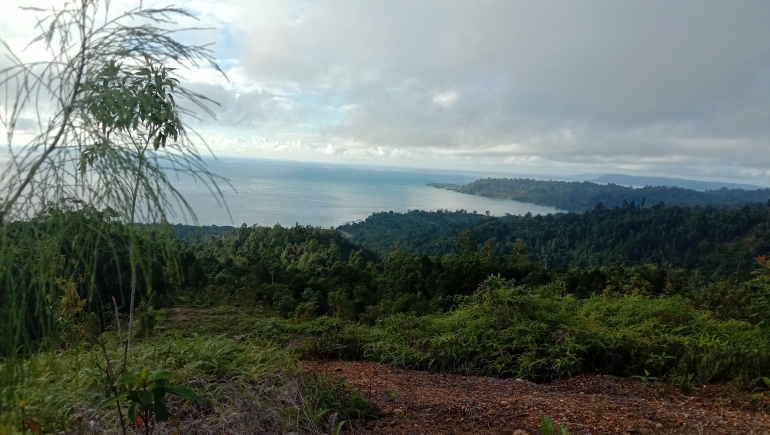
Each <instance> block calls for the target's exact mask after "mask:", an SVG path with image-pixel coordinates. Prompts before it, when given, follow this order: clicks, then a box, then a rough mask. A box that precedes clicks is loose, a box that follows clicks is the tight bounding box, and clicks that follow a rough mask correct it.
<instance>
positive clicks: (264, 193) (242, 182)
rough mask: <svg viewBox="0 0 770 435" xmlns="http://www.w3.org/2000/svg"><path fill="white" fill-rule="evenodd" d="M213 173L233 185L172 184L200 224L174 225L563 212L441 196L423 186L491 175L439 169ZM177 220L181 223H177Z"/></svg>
mask: <svg viewBox="0 0 770 435" xmlns="http://www.w3.org/2000/svg"><path fill="white" fill-rule="evenodd" d="M207 164H208V167H209V170H210V171H211V172H212V173H214V174H217V175H219V176H222V177H225V178H226V179H228V180H229V184H228V183H224V182H223V183H220V184H219V188H220V189H221V191H222V196H223V197H224V200H225V202H226V204H227V208H225V206H224V205H223V204H221V202H218V201H217V198H216V197H215V196H214V195H212V194H211V191H210V188H211V186H207V185H205V184H203V183H194V182H191V181H190V180H184V179H182V180H177V181H173V184H174V186H175V187H176V189H177V190H178V191H179V192H180V193H181V194H182V196H183V197H184V198H185V199H186V200H187V201H188V203H189V204H190V206H191V207H192V209H193V210H194V212H195V214H196V217H197V222H195V221H193V220H192V219H190V218H187V219H184V218H183V217H182V216H172V217H170V220H171V221H172V222H180V223H186V224H198V225H220V226H223V225H235V226H240V225H241V224H244V223H245V224H247V225H255V224H257V225H263V226H273V225H275V224H280V225H282V226H293V225H295V224H299V225H312V226H318V227H325V228H328V227H332V226H339V225H342V224H344V223H346V222H354V221H357V220H361V219H366V218H367V217H368V216H370V215H371V214H373V213H377V212H383V211H385V212H388V211H393V212H398V213H403V212H407V211H409V210H426V211H435V210H450V211H455V210H467V211H468V212H473V211H474V210H475V211H476V212H478V213H485V212H486V211H489V212H490V214H491V215H494V216H502V215H504V214H506V213H510V214H514V215H520V214H526V213H528V212H529V213H532V214H548V213H558V212H561V210H558V209H556V208H553V207H545V206H540V205H536V204H527V203H522V202H518V201H512V200H503V199H494V198H486V197H482V196H476V195H468V194H462V193H457V192H452V191H448V190H444V189H437V188H434V187H431V186H426V183H433V182H435V183H457V184H465V183H469V182H471V181H474V180H477V179H479V178H485V177H487V176H490V175H491V174H483V173H477V172H462V171H452V170H438V169H404V168H391V167H382V166H366V165H350V164H330V163H314V162H299V161H287V160H270V159H258V158H242V157H220V158H217V159H213V158H212V159H208V160H207ZM175 219H176V220H175Z"/></svg>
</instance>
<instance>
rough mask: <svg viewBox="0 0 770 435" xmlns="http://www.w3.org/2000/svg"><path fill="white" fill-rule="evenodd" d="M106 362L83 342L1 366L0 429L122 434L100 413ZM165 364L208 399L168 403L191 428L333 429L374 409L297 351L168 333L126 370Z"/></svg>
mask: <svg viewBox="0 0 770 435" xmlns="http://www.w3.org/2000/svg"><path fill="white" fill-rule="evenodd" d="M107 338H108V339H107V341H108V342H109V343H111V344H110V345H109V346H108V353H109V355H110V358H111V360H112V361H113V364H115V365H120V361H122V352H121V350H120V349H119V346H118V345H117V343H116V340H111V339H110V337H107ZM99 366H104V356H103V354H102V352H101V349H99V348H97V347H96V346H91V345H87V344H84V343H81V344H80V345H78V346H74V347H72V348H70V349H67V350H61V351H55V352H54V351H51V352H40V353H37V354H35V355H33V356H32V357H30V358H29V359H27V360H25V361H23V362H15V363H6V364H5V365H3V366H2V367H0V369H2V370H1V371H0V372H1V373H2V375H3V376H2V378H0V390H2V391H3V393H2V397H3V399H2V402H0V434H12V433H21V432H22V428H23V426H22V424H23V422H24V420H26V419H31V420H33V421H35V422H37V423H38V424H40V426H41V427H42V430H43V431H44V432H46V433H47V432H58V431H67V432H68V433H105V432H109V430H110V429H111V428H112V429H113V431H114V430H116V429H115V428H117V427H118V424H117V420H116V419H117V418H118V416H117V412H116V411H115V410H107V411H103V412H100V413H95V412H94V409H95V408H96V406H97V404H98V403H99V402H101V401H102V400H104V399H105V398H107V396H108V391H107V385H106V377H105V375H104V373H103V372H102V371H101V370H100V369H99ZM162 366H166V367H169V368H170V369H171V371H172V372H173V373H174V379H173V381H174V382H175V383H176V384H180V385H186V386H188V387H190V388H192V389H193V390H195V391H196V392H198V394H199V395H200V396H201V397H202V398H203V402H202V403H201V404H196V403H187V402H182V401H178V400H175V401H170V402H169V405H170V408H171V411H172V412H173V413H174V414H176V415H177V416H178V418H179V419H180V420H181V422H182V427H183V428H184V433H199V434H207V433H222V432H224V431H227V432H231V433H232V432H235V433H276V432H278V433H285V432H294V433H298V434H299V433H303V434H319V433H329V432H330V427H329V426H330V425H332V426H336V425H339V424H340V423H341V422H342V421H345V420H350V419H352V418H358V417H362V416H364V415H366V414H367V413H368V412H369V411H370V405H369V403H368V402H367V401H366V400H364V399H363V398H361V396H359V395H358V393H357V392H356V391H355V390H352V389H350V388H349V387H347V386H346V384H345V383H344V381H342V380H324V379H319V378H317V377H313V376H309V375H306V374H303V373H301V371H300V368H299V366H298V364H297V359H296V358H295V357H294V356H293V355H292V353H291V352H290V351H287V350H283V349H280V348H278V347H276V346H275V345H272V344H271V343H267V342H261V341H253V340H238V341H236V340H233V339H230V338H228V337H227V336H224V335H199V334H190V335H187V336H185V334H183V333H181V332H180V331H174V332H171V331H170V330H168V329H167V330H166V332H164V333H161V334H160V335H158V336H155V337H153V338H150V339H146V340H143V341H140V342H138V343H137V345H136V346H135V347H134V348H133V349H132V350H131V357H130V358H129V367H128V369H127V371H128V372H137V371H140V370H141V369H144V368H149V369H153V368H158V367H162ZM19 401H21V402H19ZM20 403H23V404H25V406H24V407H23V408H22V407H20V406H18V405H19V404H20ZM173 430H174V427H173V426H172V425H171V424H165V423H163V424H159V425H158V427H157V429H156V433H172V432H173ZM115 433H117V432H115Z"/></svg>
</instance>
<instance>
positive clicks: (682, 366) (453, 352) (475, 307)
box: [365, 278, 770, 385]
mask: <svg viewBox="0 0 770 435" xmlns="http://www.w3.org/2000/svg"><path fill="white" fill-rule="evenodd" d="M552 287H553V285H549V286H541V287H538V288H534V289H532V288H527V287H522V286H515V285H512V284H511V283H508V282H505V281H504V280H501V279H499V278H490V279H489V280H488V281H487V282H486V283H485V284H484V285H482V286H481V288H480V289H479V291H478V292H477V293H476V294H475V295H473V296H472V297H470V298H468V299H467V300H466V301H465V302H464V303H462V304H461V305H460V306H459V307H458V308H457V309H456V310H454V311H452V312H449V313H446V314H438V315H430V316H424V317H414V316H409V315H396V316H392V317H389V318H386V319H384V320H381V321H380V322H379V324H378V326H376V327H375V328H374V331H372V333H370V336H369V338H368V340H369V342H368V344H367V345H366V347H365V351H366V356H367V357H368V358H370V359H374V360H378V361H382V362H388V363H392V364H397V365H401V366H405V367H412V368H429V369H435V370H442V371H450V372H462V373H473V374H485V375H495V376H504V377H513V376H515V377H520V378H527V379H533V380H539V381H545V380H550V379H555V378H561V377H565V376H572V375H576V374H580V373H592V372H599V373H603V374H612V375H619V376H633V375H640V374H643V373H645V370H646V371H647V373H648V376H653V377H656V378H659V379H663V378H672V379H673V378H675V377H678V378H682V377H685V378H687V377H688V376H689V377H690V379H693V380H695V381H696V382H708V381H728V380H739V381H740V382H741V383H743V384H746V385H748V384H749V383H752V382H753V381H754V380H756V379H757V378H758V377H759V376H760V375H762V374H763V373H762V370H763V368H764V367H768V364H770V342H769V341H768V337H767V336H766V334H763V333H762V331H761V330H760V329H758V328H757V327H756V326H754V325H751V324H749V323H746V322H742V321H737V320H719V319H716V318H714V317H713V315H712V314H711V313H710V312H708V311H700V310H697V309H695V308H694V307H693V306H692V304H691V303H690V302H689V301H688V300H687V299H685V298H683V297H678V296H675V297H658V298H651V297H645V296H633V295H625V296H616V297H611V296H594V297H591V298H589V299H585V300H578V299H576V298H574V297H573V296H571V295H559V294H558V292H555V291H554V288H552Z"/></svg>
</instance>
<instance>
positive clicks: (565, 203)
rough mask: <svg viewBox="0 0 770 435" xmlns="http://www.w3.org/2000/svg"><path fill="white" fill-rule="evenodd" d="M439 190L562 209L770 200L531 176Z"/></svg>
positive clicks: (732, 192) (753, 193) (764, 192)
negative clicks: (534, 178) (598, 205)
mask: <svg viewBox="0 0 770 435" xmlns="http://www.w3.org/2000/svg"><path fill="white" fill-rule="evenodd" d="M429 186H433V187H436V188H439V189H448V190H454V191H456V192H460V193H468V194H471V195H481V196H488V197H490V198H501V199H512V200H515V201H521V202H528V203H532V204H538V205H545V206H550V207H556V208H557V209H560V210H566V211H572V212H582V211H586V210H591V209H592V208H594V206H595V205H596V204H597V203H600V202H601V203H603V204H604V205H605V206H607V207H610V208H612V207H615V206H624V205H626V204H634V205H637V206H639V207H645V205H647V206H650V205H653V204H658V203H664V204H666V205H669V206H672V205H678V206H683V207H684V206H687V207H694V206H714V207H724V206H735V205H742V204H746V203H753V202H766V201H767V200H769V199H770V189H757V190H742V189H727V188H722V189H717V190H706V191H697V190H693V189H683V188H680V187H665V186H645V187H642V188H633V187H627V186H619V185H617V184H597V183H593V182H590V181H583V182H579V181H544V180H530V179H528V178H484V179H480V180H476V181H474V182H472V183H469V184H466V185H458V184H444V183H430V184H429Z"/></svg>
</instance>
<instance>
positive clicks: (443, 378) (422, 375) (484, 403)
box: [302, 361, 770, 435]
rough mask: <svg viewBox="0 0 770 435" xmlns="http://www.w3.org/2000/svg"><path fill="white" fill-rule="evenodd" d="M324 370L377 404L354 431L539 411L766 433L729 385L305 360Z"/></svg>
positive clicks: (436, 425)
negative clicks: (536, 379) (532, 378)
mask: <svg viewBox="0 0 770 435" xmlns="http://www.w3.org/2000/svg"><path fill="white" fill-rule="evenodd" d="M302 364H303V368H304V370H306V371H309V372H315V373H318V374H319V375H320V376H322V377H326V378H329V379H334V378H337V377H344V378H345V379H346V380H347V381H348V383H349V384H351V385H353V386H354V387H356V388H357V389H358V390H359V392H360V393H361V394H362V395H363V396H364V397H366V398H368V399H370V400H371V401H372V402H374V404H375V405H376V406H377V408H378V409H379V411H380V415H379V416H378V417H376V418H372V419H369V420H364V421H358V422H355V423H354V424H353V426H352V427H351V428H350V429H349V430H348V433H356V434H415V435H417V434H507V435H513V434H514V432H516V431H517V430H521V431H524V432H518V433H517V434H516V435H519V434H527V433H528V434H530V435H535V434H540V429H539V422H540V416H541V415H543V414H546V415H549V416H550V417H551V418H552V419H553V421H554V426H555V424H556V423H565V424H566V425H567V427H568V429H569V433H570V434H571V435H576V434H592V435H594V434H666V435H669V434H671V435H673V434H694V435H713V434H741V435H743V434H760V435H770V416H768V414H767V413H766V412H764V411H763V410H762V409H761V408H760V407H758V406H757V405H752V404H751V393H748V392H743V391H740V390H738V389H736V388H734V387H731V386H728V385H707V386H701V388H699V389H698V390H697V391H695V392H694V393H693V395H692V396H686V395H684V394H682V393H681V392H680V391H679V389H678V388H676V387H674V386H669V385H660V384H654V383H648V384H643V383H641V382H639V381H637V380H633V379H622V378H615V377H610V376H579V377H573V378H570V379H566V380H561V381H557V382H554V383H551V384H547V385H539V384H534V383H531V382H527V381H523V380H516V379H497V378H488V377H476V376H459V375H446V374H440V373H431V372H424V371H414V370H404V369H399V368H395V367H392V366H388V365H384V364H377V363H369V362H345V361H304V362H303V363H302Z"/></svg>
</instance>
